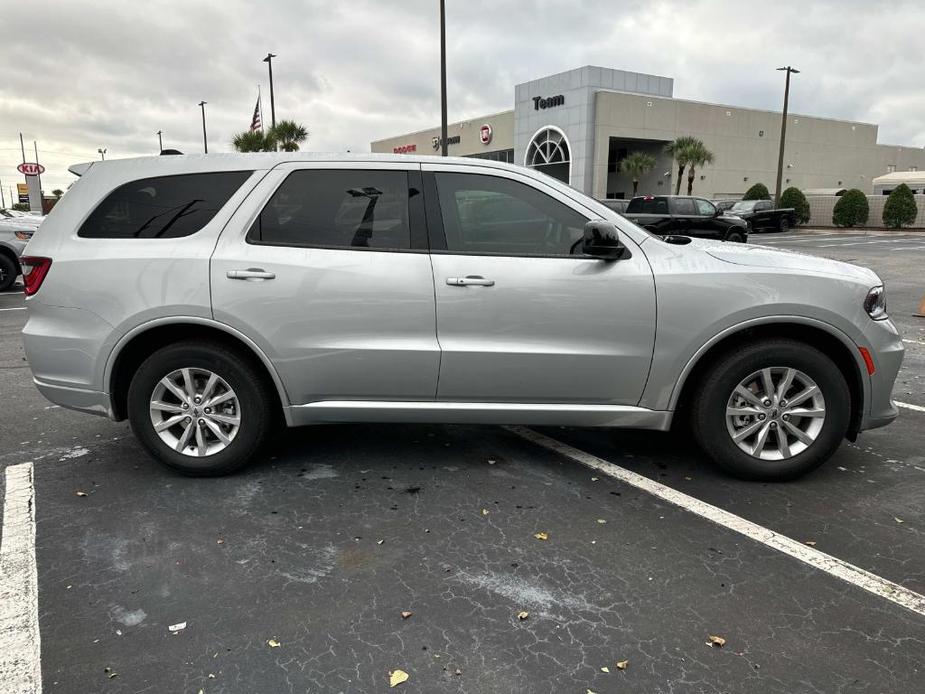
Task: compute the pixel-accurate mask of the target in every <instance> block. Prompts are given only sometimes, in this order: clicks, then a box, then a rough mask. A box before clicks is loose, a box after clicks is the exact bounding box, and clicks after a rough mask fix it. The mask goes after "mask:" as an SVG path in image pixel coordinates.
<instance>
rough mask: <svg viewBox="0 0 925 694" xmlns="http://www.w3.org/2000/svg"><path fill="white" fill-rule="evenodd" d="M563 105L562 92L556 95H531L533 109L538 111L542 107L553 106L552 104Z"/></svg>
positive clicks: (563, 97)
mask: <svg viewBox="0 0 925 694" xmlns="http://www.w3.org/2000/svg"><path fill="white" fill-rule="evenodd" d="M564 105H565V96H563V95H562V94H557V95H556V96H547V97H545V98H544V97H542V96H534V97H533V110H534V111H539V110H540V109H541V108H542V109H547V108H553V107H554V106H564Z"/></svg>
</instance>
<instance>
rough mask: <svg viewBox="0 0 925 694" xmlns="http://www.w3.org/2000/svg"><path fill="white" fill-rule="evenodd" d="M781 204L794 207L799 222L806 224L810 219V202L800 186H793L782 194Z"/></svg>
mask: <svg viewBox="0 0 925 694" xmlns="http://www.w3.org/2000/svg"><path fill="white" fill-rule="evenodd" d="M780 206H781V207H784V208H787V207H792V208H793V209H794V211H795V212H796V216H797V223H798V224H806V222H808V221H809V203H808V202H807V201H806V196H805V195H803V191H801V190H800V189H799V188H794V187H793V186H791V187H790V188H788V189H787V190H785V191H784V192H783V194H782V195H781V196H780Z"/></svg>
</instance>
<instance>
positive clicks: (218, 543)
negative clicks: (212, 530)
mask: <svg viewBox="0 0 925 694" xmlns="http://www.w3.org/2000/svg"><path fill="white" fill-rule="evenodd" d="M215 544H217V545H223V544H225V541H224V540H223V539H222V538H218V539H217V540H216V541H215Z"/></svg>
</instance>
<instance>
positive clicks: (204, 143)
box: [199, 101, 209, 154]
mask: <svg viewBox="0 0 925 694" xmlns="http://www.w3.org/2000/svg"><path fill="white" fill-rule="evenodd" d="M207 103H208V102H207V101H200V102H199V108H201V109H202V149H203V153H204V154H208V153H209V140H208V139H207V138H206V104H207Z"/></svg>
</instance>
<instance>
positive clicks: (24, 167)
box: [16, 162, 45, 176]
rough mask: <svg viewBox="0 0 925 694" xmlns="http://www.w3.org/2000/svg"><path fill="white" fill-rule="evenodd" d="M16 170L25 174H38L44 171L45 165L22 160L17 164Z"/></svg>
mask: <svg viewBox="0 0 925 694" xmlns="http://www.w3.org/2000/svg"><path fill="white" fill-rule="evenodd" d="M16 170H17V171H19V173H21V174H25V175H26V176H38V175H40V174H43V173H45V167H44V166H42V165H41V164H27V163H26V162H23V163H22V164H20V165H19V166H17V167H16Z"/></svg>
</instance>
